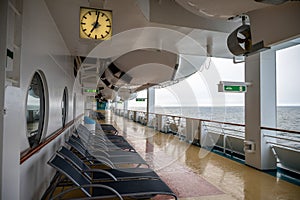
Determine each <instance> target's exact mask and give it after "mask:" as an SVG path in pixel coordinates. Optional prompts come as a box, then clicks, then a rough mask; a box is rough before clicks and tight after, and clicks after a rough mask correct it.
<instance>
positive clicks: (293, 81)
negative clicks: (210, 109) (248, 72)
mask: <svg viewBox="0 0 300 200" xmlns="http://www.w3.org/2000/svg"><path fill="white" fill-rule="evenodd" d="M276 56H277V60H276V63H277V105H299V106H300V89H299V85H300V78H299V75H300V45H297V46H294V47H290V48H288V49H283V50H280V51H277V54H276ZM209 64H210V65H209V66H210V69H209V70H205V69H204V70H203V71H202V72H197V73H195V74H194V75H192V76H190V77H189V78H188V79H186V80H184V81H181V82H180V83H178V84H176V85H173V86H170V87H166V88H163V89H157V90H156V93H155V97H156V98H155V102H156V105H158V106H220V105H221V106H223V105H225V106H232V105H239V106H242V105H244V94H243V93H238V94H236V93H220V92H218V91H217V83H218V82H219V81H237V82H243V81H244V63H242V64H234V63H233V62H232V59H221V58H213V59H212V60H211V62H210V63H209ZM146 96H147V94H146V91H144V92H141V93H140V94H139V97H146ZM143 104H144V105H145V103H142V102H135V101H131V103H130V105H131V106H137V107H139V106H143Z"/></svg>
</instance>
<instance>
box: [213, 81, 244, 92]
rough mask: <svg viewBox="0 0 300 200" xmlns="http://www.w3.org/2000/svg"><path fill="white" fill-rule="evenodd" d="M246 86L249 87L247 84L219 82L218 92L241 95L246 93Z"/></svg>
mask: <svg viewBox="0 0 300 200" xmlns="http://www.w3.org/2000/svg"><path fill="white" fill-rule="evenodd" d="M247 85H249V83H245V82H229V81H220V83H219V84H218V91H219V92H235V93H243V92H247Z"/></svg>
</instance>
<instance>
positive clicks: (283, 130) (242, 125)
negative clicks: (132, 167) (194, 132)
mask: <svg viewBox="0 0 300 200" xmlns="http://www.w3.org/2000/svg"><path fill="white" fill-rule="evenodd" d="M128 111H133V112H144V113H146V112H145V111H135V110H128ZM149 114H154V115H164V116H170V117H184V116H179V115H171V114H164V113H151V112H149ZM184 118H186V119H193V120H201V121H203V122H213V123H221V124H226V125H232V126H241V127H245V124H237V123H231V122H221V121H215V120H209V119H200V118H194V117H184ZM260 128H261V129H264V130H270V131H281V132H286V133H295V134H300V131H293V130H285V129H279V128H271V127H263V126H262V127H260Z"/></svg>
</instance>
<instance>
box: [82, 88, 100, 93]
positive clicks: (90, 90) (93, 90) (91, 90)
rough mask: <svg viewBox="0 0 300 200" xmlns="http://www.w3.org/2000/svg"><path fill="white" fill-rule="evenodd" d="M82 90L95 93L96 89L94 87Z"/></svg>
mask: <svg viewBox="0 0 300 200" xmlns="http://www.w3.org/2000/svg"><path fill="white" fill-rule="evenodd" d="M84 92H89V93H97V92H98V90H96V89H85V90H84Z"/></svg>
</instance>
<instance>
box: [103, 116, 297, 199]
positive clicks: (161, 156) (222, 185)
mask: <svg viewBox="0 0 300 200" xmlns="http://www.w3.org/2000/svg"><path fill="white" fill-rule="evenodd" d="M105 123H111V124H113V125H114V126H115V127H116V128H117V129H118V130H119V132H120V134H121V135H124V136H126V137H127V139H128V140H129V141H130V142H131V143H132V145H133V146H134V148H135V149H136V150H137V151H138V152H139V153H140V155H141V156H142V157H144V158H145V160H146V161H147V162H148V163H149V164H150V166H151V168H153V169H155V170H156V171H157V173H158V174H159V175H160V176H161V177H162V179H163V180H164V181H166V182H167V183H168V184H169V186H170V187H171V188H172V189H173V190H174V191H175V193H177V194H178V196H179V199H183V200H194V199H200V200H201V199H208V200H211V199H213V200H215V199H218V200H219V199H228V200H229V199H249V200H252V199H254V200H259V199H261V200H268V199H270V200H274V199H295V200H296V199H300V187H299V186H297V185H294V184H291V183H289V182H286V181H284V180H281V179H278V178H276V177H274V176H271V175H269V174H267V173H264V172H261V171H258V170H256V169H253V168H251V167H249V166H246V165H244V164H242V163H239V162H236V161H233V160H231V159H228V158H225V157H223V156H220V155H217V154H215V153H212V152H209V151H206V150H204V149H201V148H199V147H197V146H193V145H190V144H188V143H186V142H184V141H180V140H179V139H178V138H177V137H176V136H173V135H172V134H164V133H160V132H157V131H155V130H153V129H152V128H148V127H146V126H143V125H140V124H138V123H135V122H133V121H131V120H128V119H126V118H123V117H119V116H115V115H113V114H111V113H109V115H106V121H105ZM157 199H163V198H160V197H157Z"/></svg>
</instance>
